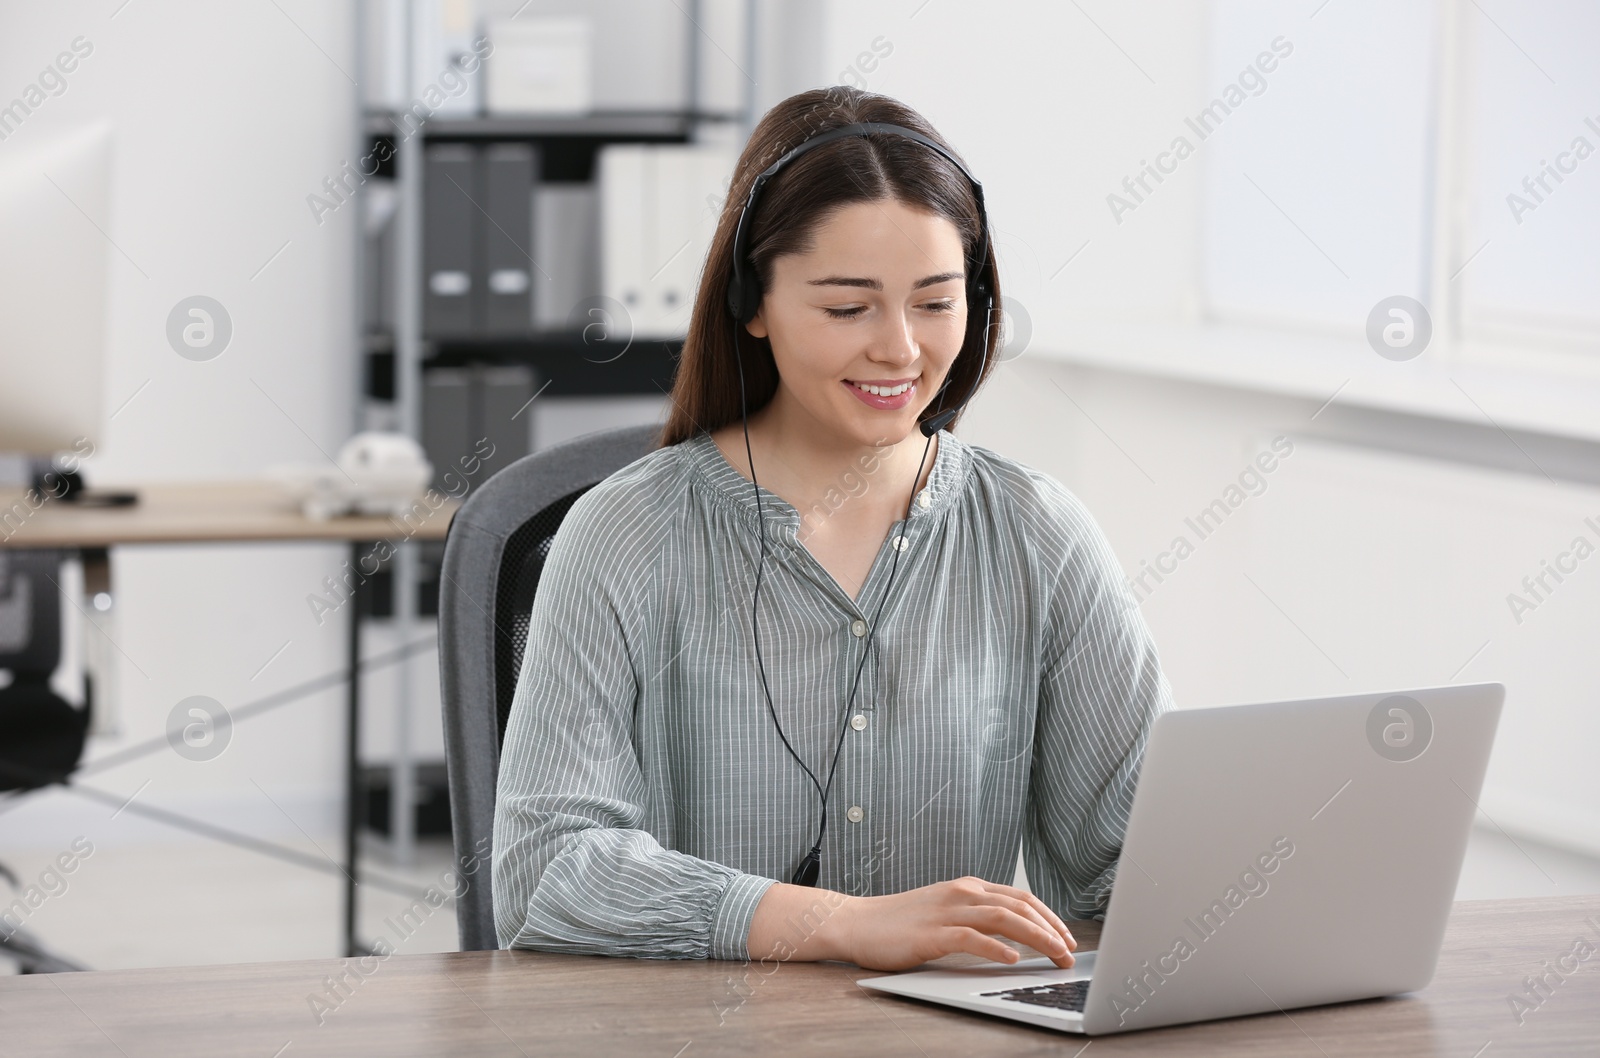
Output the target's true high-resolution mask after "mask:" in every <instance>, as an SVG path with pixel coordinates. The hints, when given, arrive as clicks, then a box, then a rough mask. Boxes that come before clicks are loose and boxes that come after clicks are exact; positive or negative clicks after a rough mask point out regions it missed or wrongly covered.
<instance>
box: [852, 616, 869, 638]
mask: <svg viewBox="0 0 1600 1058" xmlns="http://www.w3.org/2000/svg"><path fill="white" fill-rule="evenodd" d="M850 634H851V635H853V636H855V637H856V638H857V639H860V638H861V637H862V636H864V635H866V634H867V622H865V621H863V620H861V619H860V618H859V617H858V618H856V619H855V620H854V621H851V622H850Z"/></svg>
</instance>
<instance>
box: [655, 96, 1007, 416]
mask: <svg viewBox="0 0 1600 1058" xmlns="http://www.w3.org/2000/svg"><path fill="white" fill-rule="evenodd" d="M861 121H881V122H887V123H889V124H894V125H902V126H904V127H906V128H908V129H912V130H914V131H916V132H920V133H922V134H923V135H924V136H928V137H930V138H932V139H934V140H936V141H938V142H939V143H940V144H942V145H944V146H946V147H947V148H948V147H949V145H948V144H946V143H945V141H944V139H943V137H941V136H940V135H939V133H938V132H937V131H935V130H934V128H933V126H932V125H930V124H929V123H928V122H927V120H926V119H924V118H923V117H922V115H921V114H918V113H917V112H916V111H915V110H912V109H911V108H910V107H908V106H906V105H905V104H904V103H901V102H899V101H898V100H895V99H891V98H889V97H888V96H882V95H877V94H875V93H872V92H863V91H861V90H860V89H856V88H850V87H847V86H843V85H835V86H833V87H831V88H818V89H812V90H811V91H808V92H801V93H799V94H798V95H792V96H790V97H789V98H788V99H785V100H784V101H783V102H781V103H779V104H778V105H777V106H775V107H773V108H772V109H771V110H769V111H767V114H766V116H765V117H763V118H762V119H761V123H760V124H758V125H757V126H756V128H755V131H754V132H752V133H751V134H750V141H749V142H748V143H747V144H745V148H744V151H743V153H741V154H740V156H739V162H738V164H737V165H736V166H735V167H734V172H733V179H732V182H731V185H730V187H729V189H728V197H727V199H726V200H725V201H724V202H723V204H722V216H721V217H720V218H719V219H718V221H717V231H716V234H715V235H714V236H713V237H712V240H711V250H710V252H709V253H708V254H707V255H706V262H705V270H704V271H703V272H702V273H701V276H700V288H699V291H698V292H697V293H696V295H695V303H694V312H693V314H692V316H691V317H690V321H689V334H688V338H687V340H686V341H685V343H684V347H683V356H682V358H681V359H680V360H679V361H678V370H677V374H676V376H675V377H674V379H673V383H672V407H671V409H670V410H669V412H668V417H667V421H666V424H665V425H664V426H663V427H662V430H661V437H660V445H661V447H665V446H667V445H672V444H678V443H679V442H681V441H685V440H688V439H689V438H690V437H693V436H694V435H695V434H696V433H698V432H699V431H701V430H708V431H709V430H716V429H719V428H721V427H723V426H726V425H727V424H728V423H730V422H734V421H736V420H737V419H738V418H739V366H738V363H737V362H736V361H735V359H734V358H735V357H738V356H741V349H742V350H743V353H742V358H743V365H744V380H745V387H746V390H747V392H748V395H749V409H748V410H749V411H750V412H752V413H753V412H755V411H757V410H759V409H760V408H763V407H765V406H766V405H767V404H768V403H769V402H770V401H771V400H772V397H773V394H775V393H776V392H777V389H778V368H777V364H776V363H775V362H774V360H773V358H772V345H771V343H770V342H769V341H768V340H767V339H766V338H756V337H755V336H753V335H751V334H750V333H749V332H748V331H745V329H744V325H743V324H740V323H737V322H735V320H734V319H733V317H732V316H731V315H729V313H728V309H727V292H728V275H729V271H730V269H731V267H732V259H733V238H734V229H735V228H736V227H737V226H738V223H739V213H740V211H741V210H743V208H744V204H745V200H746V199H747V198H748V197H749V194H750V185H751V184H752V183H754V181H755V178H756V176H757V175H758V174H759V173H761V171H762V170H764V169H766V168H767V166H769V165H771V164H772V163H773V162H775V161H776V160H777V159H778V158H780V157H782V156H783V155H784V154H785V153H786V152H787V151H789V150H790V149H792V148H793V147H795V146H796V145H798V144H799V143H801V142H802V141H804V140H807V139H809V138H810V137H812V136H814V135H816V134H817V133H820V132H825V131H827V130H828V129H831V128H837V127H838V126H840V125H849V124H852V123H855V122H861ZM952 153H955V152H954V150H953V149H952ZM957 157H960V155H959V154H957ZM886 198H892V199H894V200H896V201H898V202H901V203H904V204H905V205H907V206H912V207H916V208H919V209H923V210H926V211H928V212H930V213H934V214H937V215H939V216H942V217H945V218H946V219H948V220H950V221H951V222H952V223H954V224H955V226H956V229H957V231H959V232H960V234H961V244H962V247H963V249H964V251H965V256H966V265H965V267H966V269H967V275H968V276H971V275H973V274H975V272H976V270H978V269H980V268H982V267H984V266H985V265H987V270H988V273H989V278H990V284H989V286H990V291H991V293H992V295H993V298H994V306H995V310H996V313H998V310H999V306H1000V289H999V286H1000V284H999V276H998V273H997V271H996V269H995V266H994V243H993V241H992V239H985V238H984V237H983V233H982V232H980V230H979V223H980V221H979V213H978V203H977V199H976V197H975V196H974V195H973V193H972V185H971V184H970V183H968V182H967V178H966V177H965V176H964V175H962V173H961V170H960V169H958V168H957V167H956V166H954V165H952V164H950V162H949V161H948V160H947V159H945V158H943V157H941V156H940V155H939V154H938V152H936V151H932V150H929V149H928V148H927V147H926V146H924V145H922V144H920V143H916V142H914V141H912V140H909V139H906V138H904V137H897V136H882V135H868V136H846V137H844V138H842V139H839V140H835V141H833V142H832V143H827V144H824V145H823V146H821V147H818V148H816V149H814V150H811V151H809V152H807V153H806V154H803V155H801V156H800V157H799V158H796V159H795V160H794V161H793V162H791V163H790V164H788V165H787V166H785V167H784V168H783V170H782V171H780V172H779V173H778V174H777V175H776V176H774V177H773V178H772V179H771V180H769V181H768V182H767V185H766V187H765V188H763V190H762V192H761V198H760V200H759V201H758V202H757V204H756V211H755V216H753V217H751V218H750V238H749V260H750V268H751V271H753V272H754V274H755V276H756V278H757V279H758V280H759V282H760V284H761V289H762V290H763V291H765V290H766V289H767V288H768V285H769V283H770V281H771V275H772V262H773V260H774V259H775V258H777V257H780V256H782V255H784V254H791V253H804V252H806V250H807V249H809V248H810V245H811V239H812V236H813V233H814V232H815V230H816V227H817V225H818V224H820V223H821V222H822V221H823V220H824V219H825V218H826V217H827V215H828V214H829V213H830V212H831V211H833V210H835V209H837V208H839V207H841V206H846V205H850V204H853V203H856V202H875V201H880V200H882V199H886ZM980 245H982V246H983V247H984V254H985V257H986V258H987V260H986V261H981V262H980V261H979V260H977V259H976V258H977V254H978V247H979V246H980ZM983 316H984V314H983V312H982V311H981V306H977V305H972V304H969V305H968V306H967V331H966V338H965V340H964V341H963V342H962V345H961V352H960V353H959V354H958V355H957V356H956V359H955V361H954V362H953V363H952V364H951V365H950V372H949V377H948V382H947V385H946V388H945V392H944V398H943V406H944V408H945V409H949V408H951V407H954V406H955V404H956V402H958V401H959V400H961V398H962V397H964V396H966V395H967V394H968V393H969V392H971V391H972V390H973V388H974V387H975V386H978V385H981V384H982V382H983V380H984V379H986V378H987V377H988V375H989V374H990V373H991V372H992V371H993V370H994V368H995V363H996V353H997V351H998V346H999V344H1000V327H999V320H998V319H996V320H995V321H994V325H993V326H990V327H988V328H987V329H986V328H985V326H984V324H985V320H984V318H983ZM735 328H737V330H738V331H739V332H743V333H742V334H737V338H736V331H735ZM985 340H987V342H988V345H989V348H988V351H987V355H986V356H985V355H984V351H983V350H982V348H981V343H983V342H984V341H985ZM980 360H981V361H983V370H982V377H981V378H980V377H979V361H980ZM939 403H940V402H939V401H932V400H930V401H929V403H928V407H927V408H925V409H924V410H923V411H922V413H921V414H920V415H919V416H918V421H919V422H921V421H923V420H926V419H928V418H930V417H931V416H932V415H934V414H936V411H937V408H938V406H939ZM960 419H961V417H960V415H959V414H958V415H957V416H956V418H955V419H954V420H952V421H951V423H950V425H949V426H948V427H947V429H951V430H953V429H954V428H955V425H956V423H958V422H960Z"/></svg>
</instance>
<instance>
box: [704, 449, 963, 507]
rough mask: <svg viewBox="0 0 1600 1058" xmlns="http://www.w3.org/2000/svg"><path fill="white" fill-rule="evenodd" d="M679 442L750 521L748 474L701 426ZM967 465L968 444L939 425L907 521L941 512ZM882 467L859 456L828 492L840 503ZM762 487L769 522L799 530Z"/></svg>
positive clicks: (751, 492)
mask: <svg viewBox="0 0 1600 1058" xmlns="http://www.w3.org/2000/svg"><path fill="white" fill-rule="evenodd" d="M683 445H684V447H685V449H686V450H687V452H688V454H689V457H690V461H691V464H692V465H693V467H694V468H695V470H696V472H697V473H698V474H699V475H700V477H701V478H702V479H703V480H705V482H706V483H707V484H709V485H710V486H711V487H712V489H713V491H714V492H715V493H716V494H717V495H718V496H719V497H721V498H722V499H724V500H726V501H728V502H730V503H732V504H733V505H734V506H735V508H737V509H739V510H742V511H744V512H745V513H746V515H747V516H748V517H749V519H750V521H751V522H752V523H753V524H754V523H755V522H756V520H757V518H758V512H757V509H756V497H755V489H754V488H752V486H751V484H750V479H749V478H747V477H745V476H744V475H743V474H741V473H739V471H737V470H735V469H734V467H733V465H732V464H731V463H729V462H728V460H727V457H726V456H724V455H723V454H722V449H720V448H718V447H717V443H716V441H714V440H712V439H711V434H710V433H709V432H708V431H706V430H701V431H700V432H699V433H697V434H695V435H694V436H693V437H691V438H689V439H688V440H686V441H684V442H683ZM971 465H972V450H971V447H970V446H969V445H967V444H966V443H964V442H963V441H961V439H960V438H958V437H956V436H955V435H954V434H952V433H951V432H950V431H949V430H940V431H939V440H938V451H937V452H936V453H935V455H934V458H933V469H932V470H931V471H929V473H928V484H927V485H926V486H924V487H923V489H922V490H921V492H919V493H918V494H917V495H916V496H915V497H913V498H912V501H911V525H916V524H918V523H919V522H923V521H924V520H925V519H927V518H929V517H932V516H935V515H939V514H942V513H943V511H944V510H945V509H946V508H947V507H949V506H950V505H951V504H952V503H953V502H954V500H955V496H956V494H957V493H958V492H959V491H960V488H961V486H962V484H963V483H964V482H965V481H966V477H967V472H968V470H969V469H970V468H971ZM883 470H884V467H883V465H882V463H881V462H880V461H878V460H877V459H876V458H875V457H874V456H872V455H870V454H869V455H866V456H862V457H861V460H860V461H859V462H858V463H857V464H855V465H853V466H851V467H850V468H848V469H846V470H843V471H841V472H840V474H839V480H838V482H837V483H836V485H835V486H834V488H835V490H836V491H835V492H832V493H830V494H829V497H830V498H831V497H835V496H836V497H837V503H836V505H837V504H843V503H844V501H845V499H846V498H848V497H849V496H850V495H852V493H856V494H859V493H860V491H861V489H862V487H863V485H866V486H867V487H871V485H872V483H873V482H874V480H875V478H876V475H878V474H882V473H883ZM760 473H761V468H760V467H759V466H758V467H757V468H756V474H757V476H759V475H760ZM760 488H761V512H762V513H764V514H765V515H766V517H767V519H768V523H767V524H768V525H769V526H771V525H774V524H777V525H787V526H790V527H792V528H794V529H796V530H798V528H799V525H800V512H798V511H796V510H795V509H794V507H793V506H792V505H791V504H790V503H789V502H788V501H787V500H785V499H783V498H782V497H780V496H778V495H777V494H776V493H774V492H772V491H770V490H769V489H768V488H767V487H766V486H765V485H763V486H761V487H760ZM895 488H896V489H897V490H898V489H901V488H902V486H900V485H899V484H896V485H895ZM908 531H909V527H908Z"/></svg>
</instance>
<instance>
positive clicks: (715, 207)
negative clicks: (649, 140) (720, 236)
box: [599, 144, 735, 338]
mask: <svg viewBox="0 0 1600 1058" xmlns="http://www.w3.org/2000/svg"><path fill="white" fill-rule="evenodd" d="M734 160H735V159H734V153H733V151H732V150H731V149H729V148H726V147H722V146H701V145H695V146H677V145H670V146H653V145H636V144H624V145H618V146H609V147H605V148H603V149H602V151H601V153H600V166H599V169H600V224H601V239H600V242H601V254H602V261H601V272H602V275H603V283H602V288H603V290H604V292H605V293H606V295H607V296H609V297H612V298H615V299H616V300H617V301H620V302H621V303H622V305H623V306H624V307H625V308H626V309H627V310H628V313H629V314H630V316H631V318H632V324H633V334H634V336H635V337H639V338H671V337H677V336H681V335H683V334H685V333H686V332H687V331H688V326H689V315H690V312H691V310H692V308H693V304H694V297H695V292H696V290H697V289H698V287H699V282H700V274H701V271H702V269H703V268H704V266H705V259H706V253H707V251H708V250H709V249H710V245H711V236H712V234H713V233H714V232H715V230H716V222H717V218H718V216H719V211H720V208H721V203H722V196H723V195H724V194H726V191H727V178H728V174H730V173H731V172H732V170H733V165H734Z"/></svg>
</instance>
